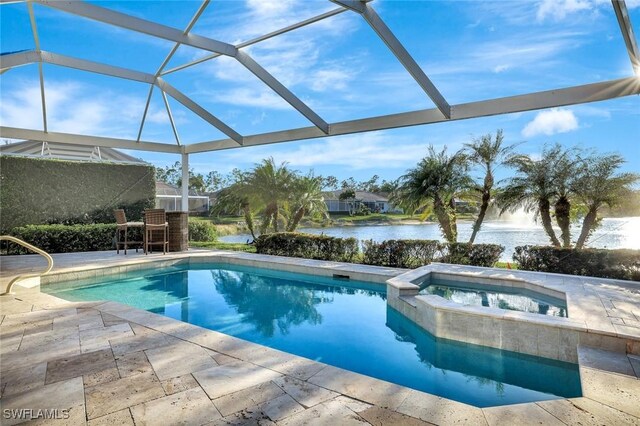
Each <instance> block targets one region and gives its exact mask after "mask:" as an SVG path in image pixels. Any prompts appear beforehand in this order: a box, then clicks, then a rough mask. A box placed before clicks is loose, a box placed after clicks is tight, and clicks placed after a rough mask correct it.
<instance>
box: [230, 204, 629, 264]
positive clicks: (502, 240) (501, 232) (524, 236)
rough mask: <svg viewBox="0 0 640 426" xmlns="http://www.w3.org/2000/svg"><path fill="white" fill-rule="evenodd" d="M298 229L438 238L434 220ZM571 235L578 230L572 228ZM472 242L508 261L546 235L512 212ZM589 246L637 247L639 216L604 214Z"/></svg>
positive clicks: (463, 226)
mask: <svg viewBox="0 0 640 426" xmlns="http://www.w3.org/2000/svg"><path fill="white" fill-rule="evenodd" d="M471 227H472V223H471V222H460V223H459V224H458V232H459V236H458V240H459V241H466V240H468V239H469V236H470V235H471ZM299 231H300V232H307V233H310V234H325V235H330V236H332V237H344V238H346V237H354V238H357V239H359V240H368V239H372V240H374V241H384V240H392V239H425V240H442V235H441V233H440V228H439V227H438V224H437V223H431V222H430V223H424V224H419V225H364V226H341V227H328V228H301V229H300V230H299ZM573 231H574V232H573V235H575V236H577V235H578V234H579V232H580V230H579V229H578V228H576V229H574V230H573ZM220 240H221V241H224V242H235V243H242V242H246V241H247V240H249V241H251V240H252V238H251V235H249V234H238V235H228V236H225V237H220ZM476 243H495V244H501V245H503V246H504V247H505V250H504V252H503V253H502V256H501V258H500V260H502V261H511V260H512V258H511V257H512V255H513V253H514V251H515V247H516V246H522V245H526V244H533V245H548V244H549V238H548V237H547V235H546V234H545V233H544V231H543V229H542V225H540V224H539V223H537V224H536V223H535V222H534V221H533V220H532V218H530V217H528V216H525V215H516V216H513V217H511V218H509V219H507V220H493V221H486V222H485V223H484V224H483V225H482V230H481V231H480V233H479V234H478V237H477V238H476ZM588 246H589V247H594V248H608V249H617V248H630V249H640V217H623V218H605V219H603V220H602V224H601V225H600V227H599V228H598V229H597V230H596V231H595V232H594V233H593V234H592V236H591V238H589V243H588Z"/></svg>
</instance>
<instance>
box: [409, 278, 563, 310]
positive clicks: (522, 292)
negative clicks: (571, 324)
mask: <svg viewBox="0 0 640 426" xmlns="http://www.w3.org/2000/svg"><path fill="white" fill-rule="evenodd" d="M420 287H421V290H420V294H435V295H437V296H440V297H443V298H445V299H449V300H452V301H454V302H456V303H461V304H463V305H474V306H485V307H491V308H499V309H507V310H510V311H520V312H529V313H534V314H541V315H551V316H556V317H565V318H566V317H567V316H568V315H567V302H566V301H564V300H560V299H557V298H555V297H551V296H547V295H544V294H541V293H537V292H534V291H531V290H528V289H524V288H523V289H514V290H513V291H510V290H509V289H508V288H505V287H500V286H492V285H487V284H482V285H478V284H475V283H471V282H468V283H467V282H460V281H450V280H444V279H438V280H429V281H427V282H425V283H423V284H421V285H420Z"/></svg>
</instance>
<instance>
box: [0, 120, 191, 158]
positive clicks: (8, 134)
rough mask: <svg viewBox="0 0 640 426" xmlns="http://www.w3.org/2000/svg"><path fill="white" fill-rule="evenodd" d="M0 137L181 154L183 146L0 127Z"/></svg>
mask: <svg viewBox="0 0 640 426" xmlns="http://www.w3.org/2000/svg"><path fill="white" fill-rule="evenodd" d="M0 136H1V137H3V138H10V139H33V140H37V141H43V142H63V143H68V144H73V145H87V146H106V147H109V148H123V149H135V150H140V151H153V152H167V153H171V154H180V153H182V150H183V146H182V147H180V146H178V145H173V144H167V143H158V142H138V143H136V141H135V140H130V139H116V138H106V137H101V136H86V135H76V134H71V133H57V132H44V131H42V130H30V129H20V128H16V127H4V126H0Z"/></svg>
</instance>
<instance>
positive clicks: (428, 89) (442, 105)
mask: <svg viewBox="0 0 640 426" xmlns="http://www.w3.org/2000/svg"><path fill="white" fill-rule="evenodd" d="M331 1H332V2H334V3H336V4H339V5H341V6H344V7H346V8H349V9H351V10H352V11H354V12H357V13H359V14H360V15H362V17H363V18H364V20H365V21H367V23H368V24H369V26H370V27H371V28H372V29H373V30H374V31H375V32H376V34H378V37H380V39H381V40H382V41H383V42H384V44H386V45H387V47H388V48H389V50H390V51H391V52H392V53H393V54H394V55H395V57H396V58H397V59H398V60H399V61H400V63H401V64H402V66H403V67H404V68H405V69H406V70H407V72H408V73H409V74H411V77H413V79H414V80H415V81H416V83H418V85H419V86H420V87H421V88H422V90H424V92H425V93H426V94H427V96H429V98H430V99H431V100H432V101H433V103H434V104H435V105H436V107H437V108H438V109H439V110H440V112H441V113H442V115H444V116H445V118H451V106H450V105H449V103H448V102H447V101H446V99H445V98H444V96H442V93H440V91H439V90H438V88H437V87H436V86H435V85H434V84H433V82H432V81H431V80H430V79H429V77H427V75H426V74H425V73H424V71H423V70H422V68H420V66H419V65H418V63H417V62H416V61H415V59H413V57H412V56H411V55H410V54H409V52H408V51H407V49H405V47H404V46H403V44H402V43H401V42H400V40H398V38H397V37H396V36H395V34H394V33H393V32H392V31H391V29H390V28H389V27H388V26H387V24H385V23H384V21H383V20H382V18H380V16H379V15H378V14H377V13H376V11H375V10H374V9H373V7H371V6H369V5H368V4H367V3H366V2H362V1H347V0H331Z"/></svg>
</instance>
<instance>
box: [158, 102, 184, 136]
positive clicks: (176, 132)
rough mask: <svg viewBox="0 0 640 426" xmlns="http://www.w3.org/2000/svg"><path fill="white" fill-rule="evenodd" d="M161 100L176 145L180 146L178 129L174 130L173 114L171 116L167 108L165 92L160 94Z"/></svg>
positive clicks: (168, 107) (169, 109)
mask: <svg viewBox="0 0 640 426" xmlns="http://www.w3.org/2000/svg"><path fill="white" fill-rule="evenodd" d="M161 94H162V100H163V101H164V107H165V108H166V109H167V115H168V116H169V122H170V123H171V129H172V130H173V135H174V136H175V137H176V143H177V144H178V145H180V136H178V129H177V128H176V123H175V122H174V121H173V114H171V107H170V106H169V100H168V99H167V94H166V93H165V92H161Z"/></svg>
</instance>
